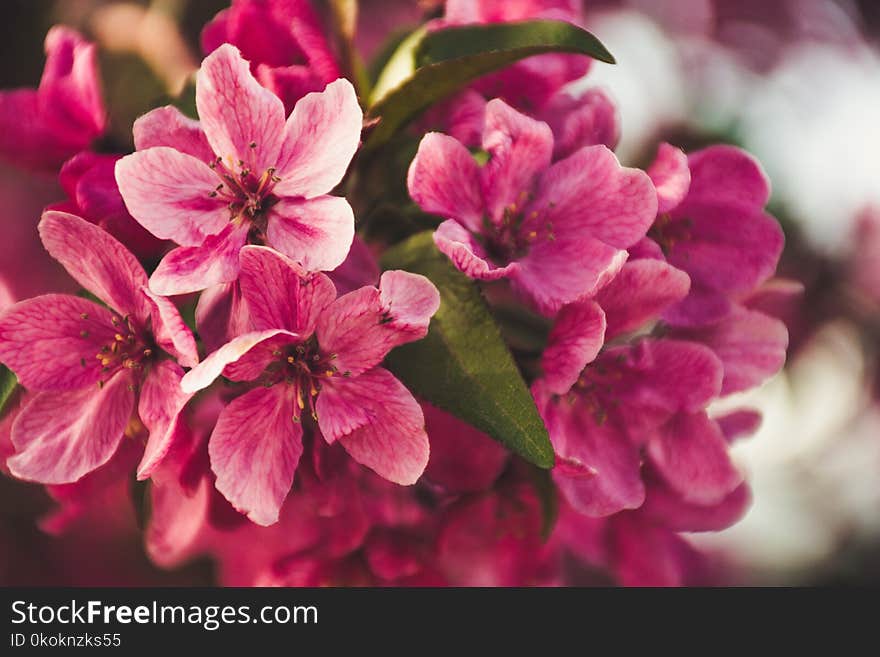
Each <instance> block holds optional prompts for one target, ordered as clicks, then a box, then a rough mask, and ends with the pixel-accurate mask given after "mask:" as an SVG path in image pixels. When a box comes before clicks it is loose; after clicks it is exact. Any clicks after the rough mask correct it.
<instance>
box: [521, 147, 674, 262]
mask: <svg viewBox="0 0 880 657" xmlns="http://www.w3.org/2000/svg"><path fill="white" fill-rule="evenodd" d="M524 216H525V217H526V220H525V221H524V222H523V226H522V229H521V233H522V234H528V233H530V232H532V231H535V232H536V233H537V234H538V235H542V234H545V233H547V232H548V231H549V232H552V234H553V235H554V236H555V237H556V239H560V238H561V239H574V238H581V237H582V236H589V237H592V238H594V239H597V240H601V241H602V242H604V243H605V244H607V245H609V246H612V247H615V248H617V249H628V248H629V247H631V246H633V245H634V244H636V243H637V242H638V241H639V240H640V239H642V238H643V237H645V234H646V233H647V231H648V228H650V226H651V224H652V223H653V222H654V218H655V217H656V216H657V193H656V192H655V190H654V185H653V184H651V179H650V178H648V175H647V174H646V173H645V172H644V171H640V170H639V169H631V168H627V167H622V166H620V163H619V162H618V161H617V157H616V156H615V155H614V153H612V152H611V151H610V150H608V148H606V147H605V146H588V147H586V148H582V149H581V150H579V151H577V152H576V153H574V154H573V155H571V156H569V157H567V158H565V159H564V160H560V161H559V162H556V163H555V164H553V165H552V166H551V167H550V168H549V169H547V171H545V172H544V173H543V174H542V175H541V179H540V184H539V186H538V189H537V191H536V193H535V198H534V200H533V201H532V202H531V203H529V205H528V206H527V207H526V209H525V211H524Z"/></svg>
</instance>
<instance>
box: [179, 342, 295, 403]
mask: <svg viewBox="0 0 880 657" xmlns="http://www.w3.org/2000/svg"><path fill="white" fill-rule="evenodd" d="M279 335H285V336H289V337H290V338H291V342H298V341H299V336H297V335H296V334H295V333H291V332H290V331H285V330H283V329H272V330H269V331H254V332H251V333H245V334H244V335H240V336H238V337H237V338H233V339H232V340H230V341H229V342H227V343H226V344H225V345H223V346H222V347H220V348H219V349H218V350H217V351H215V352H214V353H212V354H210V355H209V356H208V357H207V358H205V360H203V361H202V362H201V363H199V364H198V365H196V366H195V367H194V368H192V369H191V370H190V371H189V372H187V373H186V374H185V375H184V377H183V380H182V381H181V382H180V385H181V387H182V389H183V391H184V392H198V391H199V390H201V389H203V388H207V387H208V386H209V385H211V383H213V382H214V379H216V378H217V377H218V376H220V374H222V373H223V370H224V369H225V368H226V366H227V365H230V364H231V363H235V362H236V361H238V360H239V359H240V358H242V357H243V356H245V355H246V354H247V353H248V352H249V351H251V349H253V348H254V347H256V346H258V345H259V344H261V343H262V342H264V341H266V340H270V339H272V338H274V337H275V336H279Z"/></svg>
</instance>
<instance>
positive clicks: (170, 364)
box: [137, 360, 192, 480]
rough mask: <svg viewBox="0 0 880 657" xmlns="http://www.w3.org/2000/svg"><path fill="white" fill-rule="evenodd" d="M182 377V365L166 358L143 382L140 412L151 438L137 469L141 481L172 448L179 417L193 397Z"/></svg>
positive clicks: (154, 366)
mask: <svg viewBox="0 0 880 657" xmlns="http://www.w3.org/2000/svg"><path fill="white" fill-rule="evenodd" d="M182 378H183V370H182V369H181V367H180V365H178V364H177V363H175V362H174V361H172V360H162V361H159V362H158V363H156V364H154V365H153V366H152V368H151V369H150V371H149V373H148V374H147V377H146V379H144V382H143V384H142V385H141V389H140V400H139V402H138V415H140V418H141V422H143V423H144V426H145V427H147V430H148V431H149V432H150V438H149V440H147V446H146V448H145V449H144V455H143V458H142V459H141V462H140V464H139V465H138V468H137V478H138V479H139V480H143V479H147V478H148V477H150V476H151V475H152V474H153V471H154V470H155V469H156V467H158V466H159V465H160V464H161V463H162V461H163V459H164V458H165V456H166V455H167V454H168V450H169V449H171V445H172V444H173V439H174V435H175V431H176V429H177V418H178V416H179V415H180V412H181V411H182V410H183V407H184V406H186V403H187V402H188V401H189V400H190V398H191V397H192V395H191V394H188V393H185V392H183V390H182V389H181V387H180V380H181V379H182Z"/></svg>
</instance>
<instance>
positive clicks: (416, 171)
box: [406, 132, 483, 232]
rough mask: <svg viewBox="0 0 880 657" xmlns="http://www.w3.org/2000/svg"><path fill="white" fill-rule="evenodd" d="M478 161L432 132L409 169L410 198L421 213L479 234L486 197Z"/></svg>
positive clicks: (420, 144)
mask: <svg viewBox="0 0 880 657" xmlns="http://www.w3.org/2000/svg"><path fill="white" fill-rule="evenodd" d="M479 181H480V169H479V167H478V166H477V161H476V160H475V159H474V157H473V155H471V153H470V151H469V150H468V149H467V148H465V147H464V146H463V145H462V144H461V143H460V142H459V141H457V140H455V139H453V138H452V137H449V136H447V135H443V134H440V133H439V132H429V133H428V134H426V135H425V136H424V137H422V141H421V142H420V143H419V150H418V152H417V153H416V156H415V158H413V161H412V164H410V166H409V172H408V174H407V178H406V182H407V188H408V189H409V195H410V196H411V197H412V199H413V201H415V202H416V203H417V204H418V205H419V207H420V208H422V210H424V211H425V212H427V213H429V214H435V215H437V216H439V217H443V218H444V219H454V220H455V221H457V222H459V223H461V224H462V225H463V226H465V227H466V228H467V229H468V230H470V231H473V232H479V231H480V230H481V229H482V227H483V226H482V223H483V197H482V193H481V191H480V182H479Z"/></svg>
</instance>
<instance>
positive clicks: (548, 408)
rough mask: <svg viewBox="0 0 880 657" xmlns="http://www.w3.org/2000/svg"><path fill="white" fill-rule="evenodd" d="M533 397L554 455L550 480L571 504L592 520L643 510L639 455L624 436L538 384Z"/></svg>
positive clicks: (608, 424)
mask: <svg viewBox="0 0 880 657" xmlns="http://www.w3.org/2000/svg"><path fill="white" fill-rule="evenodd" d="M533 394H534V396H535V400H536V402H537V404H538V409H539V411H540V412H541V416H542V417H543V418H544V422H545V423H546V424H547V430H548V431H549V433H550V441H551V442H552V443H553V449H554V451H555V452H556V465H555V467H554V468H553V480H554V481H555V482H556V485H557V486H559V490H560V492H561V493H562V494H563V495H564V496H565V499H566V500H568V502H569V504H571V505H572V506H573V507H574V508H575V509H576V510H577V511H578V512H580V513H583V514H585V515H588V516H591V517H602V516H608V515H611V514H613V513H617V512H619V511H622V510H624V509H635V508H638V507H639V506H641V504H642V502H643V501H644V498H645V488H644V485H643V484H642V479H641V475H640V463H639V453H638V449H637V448H636V447H635V446H633V445H632V443H631V442H630V441H629V440H628V439H627V437H626V435H625V434H624V433H622V432H621V431H620V430H619V429H618V427H617V426H616V425H615V424H614V423H613V422H609V421H601V422H600V421H599V420H598V419H597V418H596V417H595V416H594V415H593V413H592V412H591V409H589V408H587V407H585V406H583V405H582V404H581V403H579V401H578V399H577V398H575V399H573V400H572V399H569V398H567V397H555V396H554V395H553V394H552V393H550V391H549V390H547V389H546V388H545V387H544V386H543V384H542V383H541V382H538V383H536V384H535V385H534V386H533Z"/></svg>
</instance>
